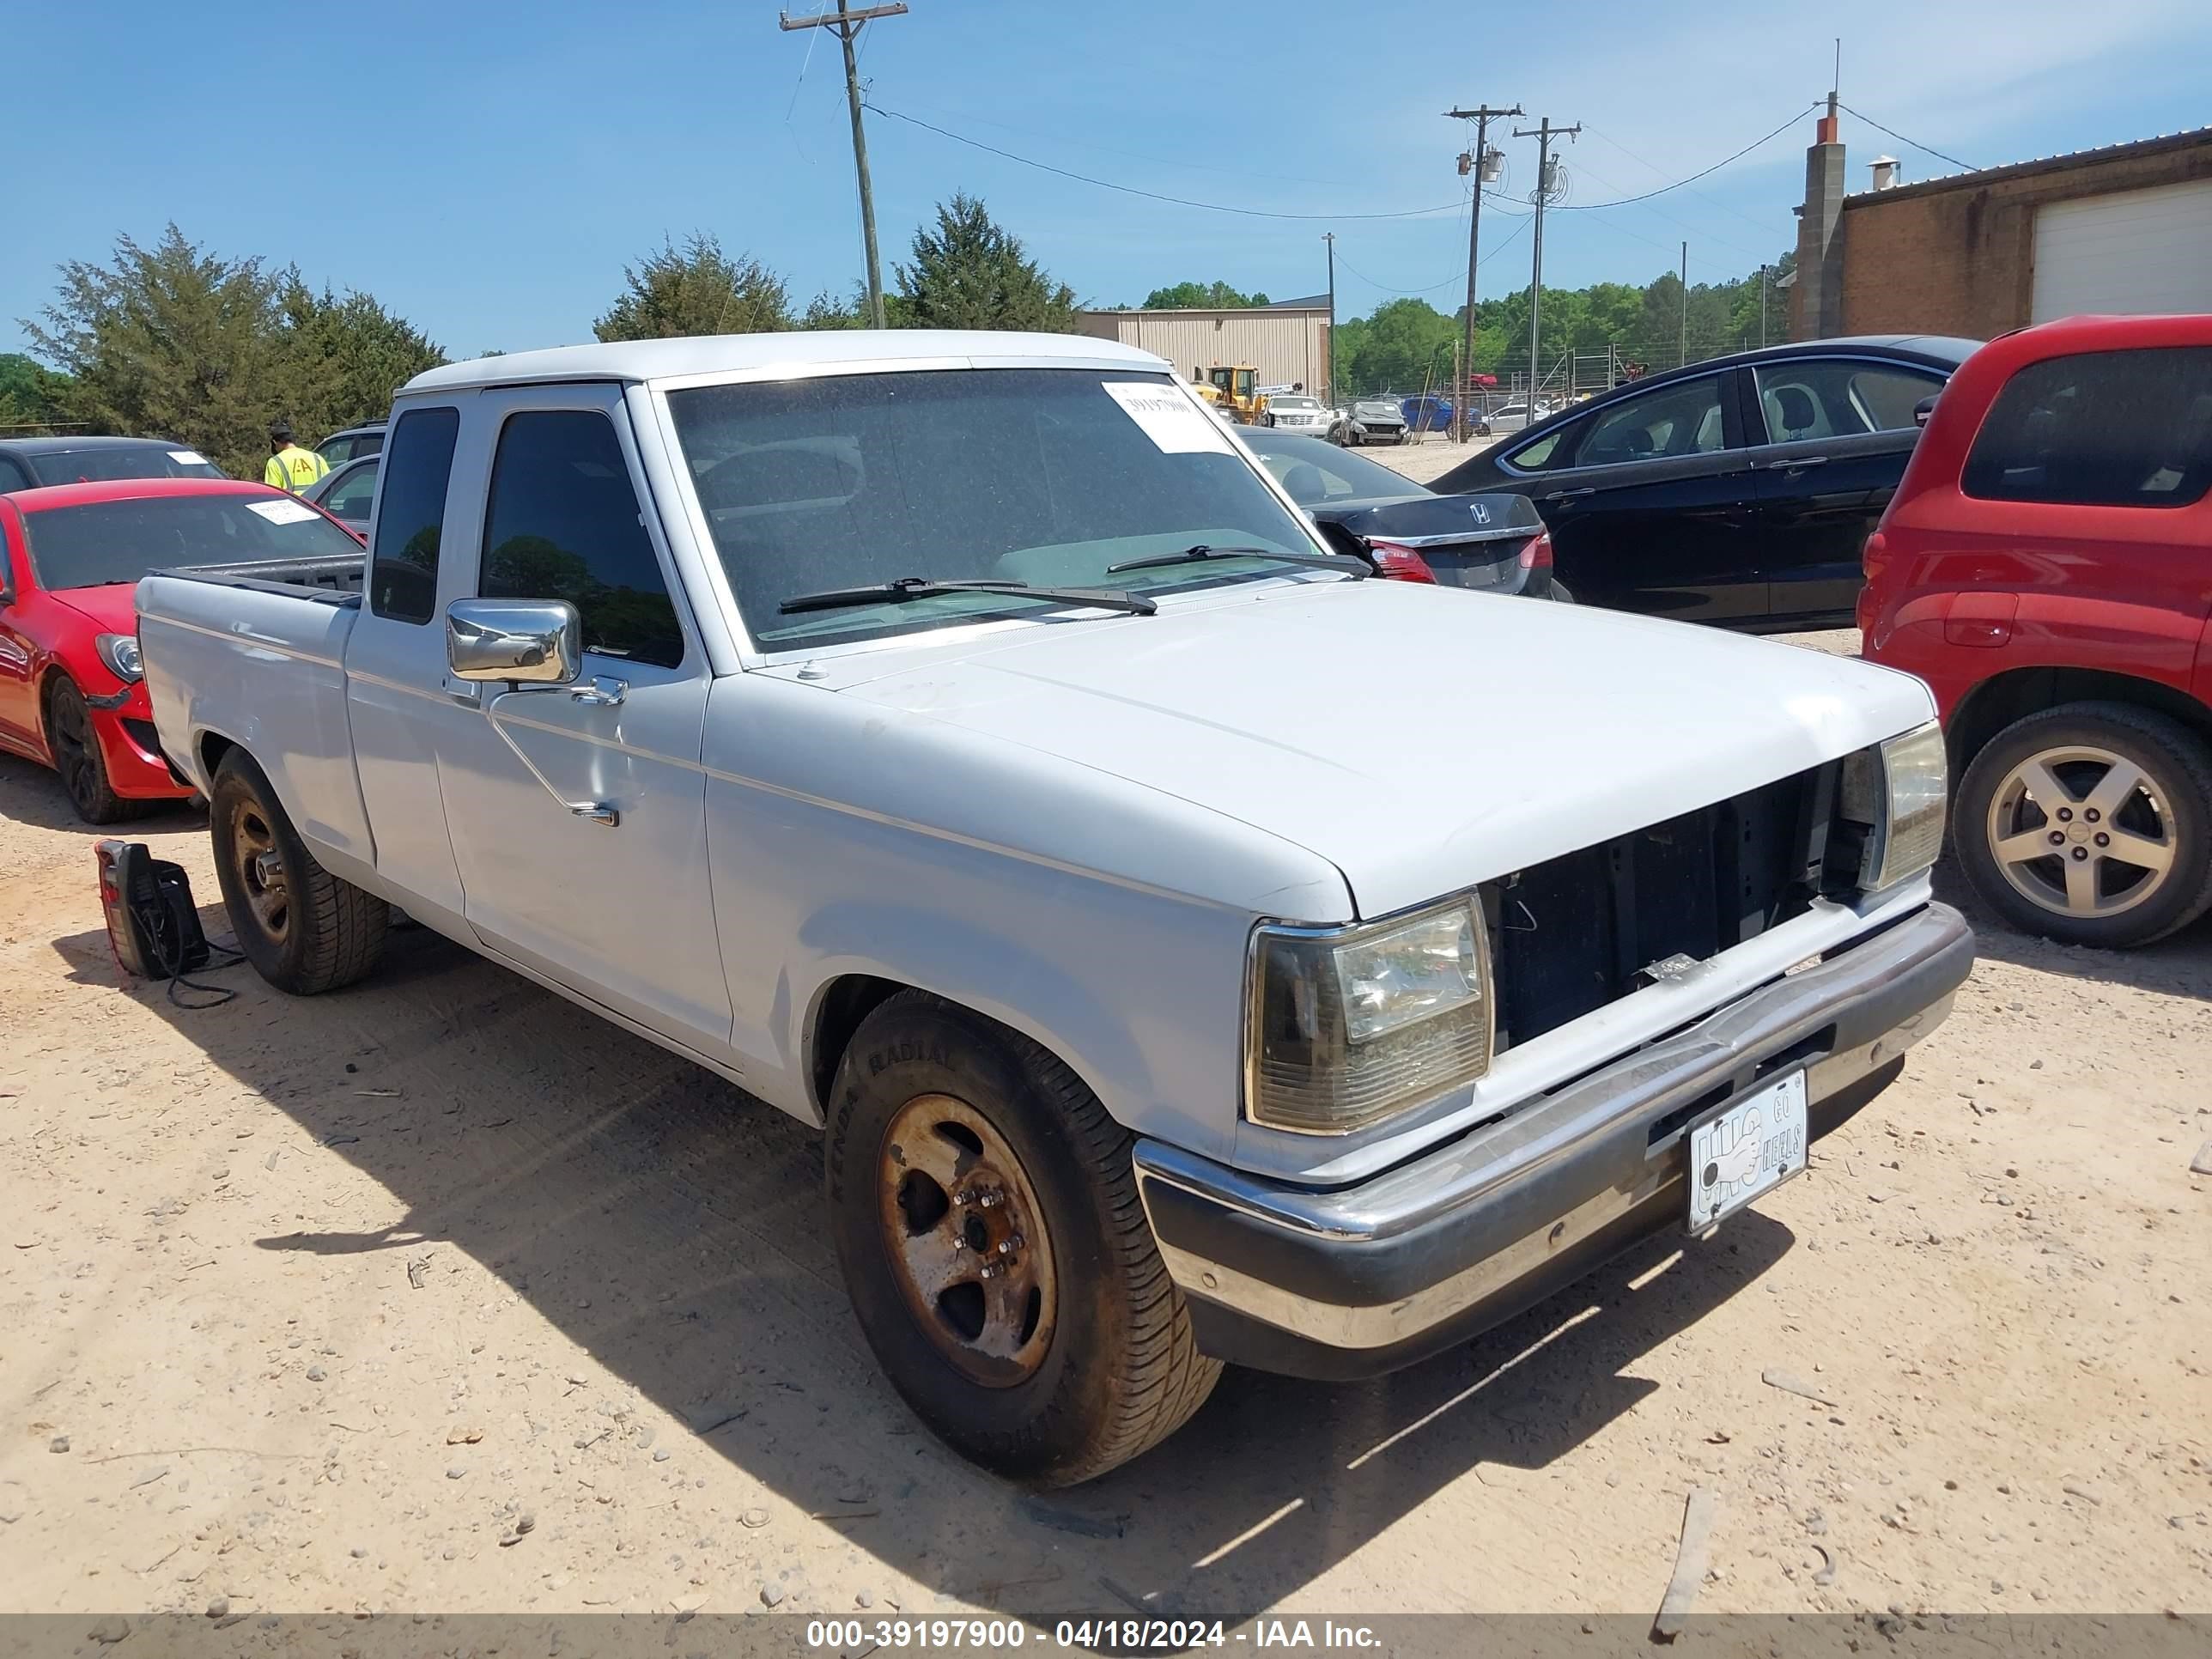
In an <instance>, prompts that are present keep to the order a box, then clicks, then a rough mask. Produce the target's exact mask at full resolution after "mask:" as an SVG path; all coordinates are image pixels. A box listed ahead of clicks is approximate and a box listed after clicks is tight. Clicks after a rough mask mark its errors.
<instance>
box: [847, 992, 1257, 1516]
mask: <svg viewBox="0 0 2212 1659" xmlns="http://www.w3.org/2000/svg"><path fill="white" fill-rule="evenodd" d="M1130 1144H1131V1137H1130V1136H1129V1134H1128V1133H1127V1131H1125V1130H1123V1129H1122V1128H1121V1127H1120V1126H1119V1125H1117V1124H1116V1123H1115V1121H1113V1120H1112V1119H1111V1118H1110V1117H1109V1116H1108V1115H1107V1114H1106V1109H1105V1108H1104V1107H1103V1106H1101V1105H1100V1104H1099V1103H1098V1099H1097V1097H1096V1096H1095V1095H1093V1094H1092V1093H1091V1091H1090V1090H1088V1089H1087V1088H1085V1086H1084V1085H1083V1083H1082V1081H1081V1080H1080V1079H1078V1078H1077V1077H1076V1076H1075V1074H1074V1073H1073V1072H1071V1071H1069V1070H1068V1068H1067V1067H1066V1066H1065V1065H1063V1064H1061V1063H1060V1061H1059V1060H1056V1059H1054V1057H1053V1056H1052V1055H1051V1054H1048V1053H1047V1052H1046V1051H1045V1050H1044V1049H1043V1048H1040V1047H1038V1046H1037V1045H1036V1043H1034V1042H1030V1041H1029V1040H1028V1039H1027V1038H1024V1037H1022V1036H1018V1035H1016V1034H1014V1033H1012V1032H1011V1031H1008V1030H1005V1029H1004V1028H1003V1027H1001V1026H1000V1025H997V1024H994V1023H993V1022H992V1021H990V1020H987V1019H985V1018H983V1017H982V1016H981V1015H979V1014H976V1013H974V1012H970V1011H969V1010H967V1009H964V1008H961V1007H958V1006H955V1005H953V1004H951V1003H947V1002H945V1001H943V1000H939V998H936V997H933V996H931V995H929V994H927V993H925V992H921V991H905V992H901V993H900V994H898V995H896V996H894V997H892V998H891V999H890V1000H888V1001H886V1002H884V1004H883V1005H882V1006H880V1007H878V1009H876V1011H875V1012H873V1013H872V1014H870V1015H869V1016H868V1018H866V1020H864V1021H863V1022H862V1023H861V1024H860V1030H858V1031H856V1032H855V1033H854V1036H853V1041H852V1043H851V1045H850V1046H849V1047H848V1048H847V1050H846V1052H845V1055H844V1058H843V1060H842V1062H841V1063H840V1065H839V1066H838V1070H837V1080H836V1088H835V1091H834V1094H833V1096H832V1099H831V1105H830V1114H829V1131H828V1135H827V1146H826V1148H825V1156H824V1158H823V1190H824V1194H825V1195H826V1197H827V1199H828V1200H829V1225H830V1231H831V1233H832V1235H833V1237H834V1238H835V1240H836V1247H837V1257H838V1261H839V1262H840V1264H841V1265H842V1267H843V1269H844V1274H845V1283H846V1287H847V1289H848V1292H849V1293H850V1295H851V1297H852V1298H853V1310H854V1314H855V1315H857V1316H858V1317H859V1319H860V1329H861V1332H862V1334H864V1335H866V1338H867V1340H868V1346H870V1347H871V1348H872V1349H873V1350H874V1351H875V1354H876V1358H877V1359H878V1361H879V1362H880V1363H881V1364H882V1365H883V1368H884V1372H885V1374H886V1375H888V1376H890V1381H891V1384H892V1386H893V1387H895V1388H896V1389H898V1391H899V1393H900V1394H901V1395H902V1396H904V1398H905V1400H906V1401H907V1403H908V1405H909V1406H911V1407H913V1408H914V1410H915V1413H916V1414H917V1415H918V1416H920V1417H921V1419H922V1421H923V1422H924V1423H926V1424H927V1425H928V1426H929V1428H930V1429H931V1430H932V1431H933V1432H934V1433H935V1434H937V1435H938V1436H939V1437H940V1438H942V1439H943V1440H944V1441H945V1443H947V1444H949V1445H951V1447H952V1448H953V1449H955V1450H957V1451H958V1452H960V1453H961V1454H963V1455H964V1456H967V1457H969V1458H970V1459H972V1460H974V1461H975V1462H977V1463H980V1464H981V1465H983V1466H984V1467H985V1468H989V1469H992V1470H994V1471H996V1472H997V1473H998V1474H1002V1475H1005V1476H1006V1477H1008V1478H1009V1479H1012V1480H1022V1481H1027V1482H1031V1483H1034V1484H1037V1485H1041V1486H1073V1485H1074V1484H1076V1483H1077V1482H1079V1481H1083V1480H1090V1479H1091V1478H1092V1477H1093V1476H1095V1475H1099V1474H1104V1473H1105V1472H1106V1471H1107V1470H1109V1469H1110V1468H1114V1467H1115V1465H1117V1464H1120V1463H1123V1462H1127V1461H1128V1460H1129V1459H1130V1458H1133V1457H1134V1456H1136V1455H1138V1454H1139V1453H1140V1452H1143V1451H1145V1450H1146V1449H1149V1448H1151V1447H1152V1446H1154V1445H1156V1444H1158V1443H1159V1442H1160V1441H1162V1440H1164V1439H1165V1438H1166V1437H1168V1436H1169V1435H1170V1434H1172V1433H1173V1432H1174V1431H1176V1429H1178V1428H1180V1427H1181V1426H1182V1425H1183V1424H1184V1423H1185V1422H1186V1421H1188V1419H1189V1418H1190V1415H1191V1413H1194V1412H1195V1411H1196V1410H1197V1409H1198V1408H1199V1407H1200V1405H1202V1404H1203V1403H1204V1402H1205V1401H1206V1395H1208V1394H1209V1393H1211V1392H1212V1389H1213V1384H1214V1380H1215V1379H1216V1378H1217V1377H1218V1376H1219V1375H1220V1373H1221V1365H1220V1362H1219V1361H1218V1360H1214V1359H1210V1358H1206V1357H1205V1356H1204V1355H1202V1354H1200V1352H1198V1349H1197V1346H1196V1345H1195V1343H1194V1340H1193V1337H1192V1334H1191V1325H1190V1313H1189V1310H1188V1307H1187V1306H1186V1305H1185V1304H1184V1302H1183V1299H1182V1294H1181V1292H1179V1291H1177V1290H1176V1287H1175V1285H1174V1283H1173V1281H1172V1280H1170V1279H1169V1277H1168V1273H1167V1268H1166V1267H1165V1266H1164V1265H1163V1264H1162V1262H1161V1261H1160V1257H1159V1252H1158V1249H1156V1248H1155V1247H1154V1245H1153V1243H1152V1231H1151V1229H1150V1227H1149V1226H1148V1225H1147V1224H1146V1220H1145V1214H1144V1209H1143V1206H1141V1205H1140V1204H1139V1201H1138V1198H1137V1186H1136V1177H1135V1175H1134V1173H1133V1170H1132V1168H1131V1165H1130V1161H1129V1148H1130ZM963 1218H964V1219H963ZM954 1240H957V1241H958V1242H951V1241H954ZM971 1263H972V1264H974V1265H972V1266H971V1265H970V1264H971ZM917 1264H918V1265H917ZM987 1266H999V1267H1000V1269H1001V1271H1000V1273H999V1274H998V1275H996V1276H995V1279H994V1276H993V1275H991V1274H989V1273H988V1272H987Z"/></svg>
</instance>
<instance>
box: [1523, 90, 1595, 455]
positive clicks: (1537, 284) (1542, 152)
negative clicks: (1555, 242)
mask: <svg viewBox="0 0 2212 1659" xmlns="http://www.w3.org/2000/svg"><path fill="white" fill-rule="evenodd" d="M1582 130H1583V124H1582V123H1581V122H1579V121H1577V122H1576V123H1575V124H1574V125H1572V126H1571V127H1555V126H1553V125H1552V118H1551V117H1550V116H1548V115H1547V116H1545V117H1544V118H1542V119H1541V121H1539V122H1538V123H1537V124H1536V129H1535V131H1533V132H1532V131H1529V130H1528V128H1526V127H1516V128H1514V129H1513V136H1514V137H1516V138H1534V140H1535V141H1536V188H1535V189H1534V191H1531V192H1530V193H1529V197H1528V199H1529V200H1530V201H1532V202H1534V204H1536V222H1535V223H1534V224H1533V225H1531V226H1529V229H1530V231H1531V232H1533V233H1534V236H1535V239H1536V251H1535V255H1534V266H1533V274H1532V275H1531V276H1529V278H1528V418H1529V419H1530V420H1531V421H1534V419H1535V418H1536V374H1537V368H1538V365H1539V363H1540V362H1541V361H1542V360H1541V357H1540V356H1538V350H1539V348H1540V347H1541V344H1542V343H1543V332H1542V322H1541V315H1542V312H1543V308H1544V204H1545V203H1547V202H1548V201H1549V200H1551V199H1552V197H1554V196H1556V195H1558V194H1559V190H1558V173H1557V168H1558V166H1559V164H1558V163H1557V162H1556V161H1553V159H1552V140H1553V139H1554V138H1560V137H1565V138H1572V137H1575V136H1576V134H1577V133H1579V132H1580V131H1582Z"/></svg>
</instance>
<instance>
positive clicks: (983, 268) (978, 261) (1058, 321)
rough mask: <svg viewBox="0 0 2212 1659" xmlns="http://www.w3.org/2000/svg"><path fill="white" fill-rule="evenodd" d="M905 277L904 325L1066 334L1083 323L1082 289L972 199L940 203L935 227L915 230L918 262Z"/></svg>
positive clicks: (905, 268) (903, 269)
mask: <svg viewBox="0 0 2212 1659" xmlns="http://www.w3.org/2000/svg"><path fill="white" fill-rule="evenodd" d="M897 276H898V297H899V299H900V300H902V301H904V302H905V308H904V311H903V313H901V314H900V315H899V316H897V317H896V318H895V320H897V321H899V322H901V323H902V325H908V326H912V327H916V328H1030V329H1042V330H1046V331H1057V332H1062V333H1064V332H1066V331H1069V330H1071V329H1073V327H1074V325H1075V290H1074V289H1072V288H1070V287H1068V286H1067V284H1066V283H1060V282H1055V281H1054V280H1053V278H1051V277H1050V276H1047V275H1046V274H1045V272H1044V271H1043V270H1042V268H1040V267H1039V265H1038V264H1037V263H1036V261H1035V260H1034V259H1031V258H1029V257H1028V256H1027V255H1026V254H1025V253H1024V252H1023V251H1022V245H1021V242H1020V241H1019V240H1018V239H1017V238H1016V237H1014V236H1013V235H1012V234H1011V233H1009V232H1007V231H1006V230H1004V229H1002V228H1000V226H998V225H997V224H995V223H994V222H992V219H991V216H990V214H989V213H988V212H987V210H985V209H984V206H983V204H982V203H981V202H980V201H977V200H976V199H975V197H972V196H968V195H964V194H963V195H957V196H955V197H953V198H952V199H951V201H950V202H942V203H939V204H938V209H937V226H936V228H935V230H934V231H932V230H931V229H930V228H929V227H927V226H926V225H925V226H923V227H921V228H919V229H917V230H916V231H915V234H914V263H913V264H905V265H901V266H899V267H898V268H897Z"/></svg>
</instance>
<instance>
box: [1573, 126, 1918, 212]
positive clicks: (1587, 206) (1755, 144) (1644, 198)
mask: <svg viewBox="0 0 2212 1659" xmlns="http://www.w3.org/2000/svg"><path fill="white" fill-rule="evenodd" d="M1818 108H1820V105H1819V104H1818V103H1811V104H1808V105H1806V106H1805V107H1804V108H1803V109H1801V110H1793V111H1791V112H1790V118H1789V119H1788V120H1787V121H1784V123H1783V124H1782V125H1780V126H1778V127H1777V128H1775V129H1774V131H1771V132H1770V133H1767V134H1766V135H1765V137H1759V138H1754V139H1753V140H1752V141H1751V143H1747V144H1746V145H1745V146H1744V147H1743V148H1742V149H1740V150H1738V151H1736V153H1735V155H1724V156H1723V157H1722V158H1721V159H1720V160H1719V161H1716V162H1714V163H1713V164H1712V166H1711V167H1707V168H1705V170H1704V171H1703V172H1700V173H1692V174H1691V175H1690V176H1689V177H1688V178H1686V179H1676V180H1675V181H1674V183H1673V184H1671V185H1660V186H1659V188H1658V189H1656V190H1647V191H1644V193H1643V194H1642V195H1641V196H1624V197H1621V198H1620V200H1618V201H1614V202H1572V203H1568V202H1563V203H1561V204H1559V208H1558V209H1557V211H1559V212H1561V213H1595V212H1597V211H1599V210H1601V209H1604V208H1617V207H1626V206H1627V205H1628V204H1630V203H1631V202H1648V201H1650V199H1651V198H1652V197H1655V196H1664V195H1665V194H1666V193H1667V192H1668V191H1670V190H1680V189H1681V188H1682V186H1683V185H1694V184H1696V183H1697V182H1698V180H1699V179H1704V178H1707V177H1709V176H1711V174H1713V173H1718V172H1719V171H1720V170H1721V169H1722V168H1723V167H1726V166H1728V165H1729V162H1731V161H1741V160H1743V158H1744V157H1745V156H1747V155H1750V154H1751V153H1752V151H1753V150H1755V149H1758V148H1759V146H1760V145H1761V144H1764V143H1770V142H1771V141H1772V140H1774V139H1776V138H1779V137H1781V136H1782V135H1783V134H1784V133H1785V132H1787V131H1790V128H1791V127H1792V126H1793V125H1796V123H1797V122H1799V121H1801V120H1802V119H1803V118H1805V117H1806V116H1808V115H1809V114H1811V113H1812V112H1814V110H1816V109H1818ZM1862 119H1863V117H1862ZM1883 131H1888V130H1887V128H1884V129H1883ZM1890 137H1893V138H1895V137H1897V135H1896V134H1895V133H1891V134H1890ZM1899 142H1900V143H1911V142H1912V141H1911V139H1909V138H1907V139H1901V140H1899ZM1929 154H1930V155H1933V154H1935V152H1934V151H1932V150H1931V151H1929ZM1641 159H1642V158H1641V157H1638V160H1641ZM1945 159H1947V160H1948V157H1947V158H1945Z"/></svg>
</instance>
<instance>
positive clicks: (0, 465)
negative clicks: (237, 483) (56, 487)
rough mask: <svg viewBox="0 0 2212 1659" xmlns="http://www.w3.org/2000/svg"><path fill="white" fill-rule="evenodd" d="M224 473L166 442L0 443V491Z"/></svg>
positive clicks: (48, 440)
mask: <svg viewBox="0 0 2212 1659" xmlns="http://www.w3.org/2000/svg"><path fill="white" fill-rule="evenodd" d="M220 477H222V468H221V467H218V466H217V465H216V464H215V463H214V462H212V461H210V459H208V458H207V457H206V456H204V455H203V454H201V453H199V451H197V449H194V448H192V447H190V446H189V445H185V444H180V443H173V442H172V441H170V440H168V439H167V438H8V439H0V491H5V490H9V489H38V488H40V486H41V485H43V484H67V483H105V482H106V481H107V480H108V479H111V478H220Z"/></svg>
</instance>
